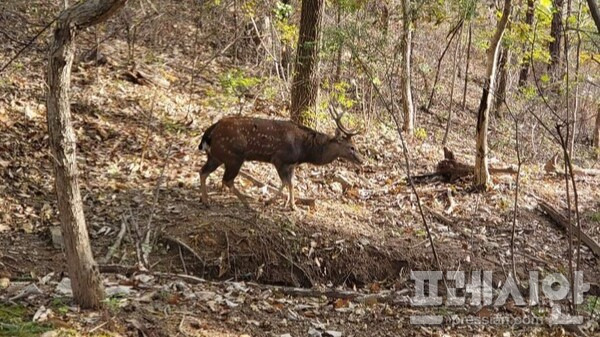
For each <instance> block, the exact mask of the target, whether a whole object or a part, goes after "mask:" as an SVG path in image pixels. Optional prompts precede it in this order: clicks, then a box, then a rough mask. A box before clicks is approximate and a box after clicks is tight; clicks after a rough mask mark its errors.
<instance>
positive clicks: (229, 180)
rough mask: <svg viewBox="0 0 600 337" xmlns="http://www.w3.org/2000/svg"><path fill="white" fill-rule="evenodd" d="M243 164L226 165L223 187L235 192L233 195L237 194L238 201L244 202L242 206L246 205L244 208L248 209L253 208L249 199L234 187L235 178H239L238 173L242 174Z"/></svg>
mask: <svg viewBox="0 0 600 337" xmlns="http://www.w3.org/2000/svg"><path fill="white" fill-rule="evenodd" d="M242 163H243V162H241V163H233V164H229V165H227V164H225V174H224V175H223V185H225V186H227V187H228V188H229V190H231V191H232V192H233V194H235V196H236V197H238V199H240V201H241V202H242V204H244V206H246V208H250V209H251V208H252V207H250V204H249V203H248V200H247V199H248V197H247V196H245V195H244V194H242V192H240V191H239V190H238V189H237V188H235V185H234V183H233V182H234V180H235V177H237V175H238V173H239V172H240V168H242Z"/></svg>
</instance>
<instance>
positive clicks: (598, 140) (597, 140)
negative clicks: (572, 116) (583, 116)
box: [594, 104, 600, 157]
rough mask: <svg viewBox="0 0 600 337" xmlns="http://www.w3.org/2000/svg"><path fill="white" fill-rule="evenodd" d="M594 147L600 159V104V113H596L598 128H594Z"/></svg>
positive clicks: (599, 108) (599, 110) (599, 105)
mask: <svg viewBox="0 0 600 337" xmlns="http://www.w3.org/2000/svg"><path fill="white" fill-rule="evenodd" d="M594 146H595V147H596V151H598V152H597V153H598V157H600V104H598V112H597V113H596V126H595V127H594Z"/></svg>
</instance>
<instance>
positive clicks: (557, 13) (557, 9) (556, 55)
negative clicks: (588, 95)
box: [548, 0, 564, 79]
mask: <svg viewBox="0 0 600 337" xmlns="http://www.w3.org/2000/svg"><path fill="white" fill-rule="evenodd" d="M563 3H564V0H553V1H552V11H553V12H552V23H551V25H550V36H551V37H552V39H553V40H552V41H551V42H550V44H549V45H548V52H549V53H550V64H549V65H548V70H550V73H551V74H552V76H554V79H558V78H559V77H560V76H559V74H558V72H559V69H560V42H561V41H560V40H561V36H562V9H563Z"/></svg>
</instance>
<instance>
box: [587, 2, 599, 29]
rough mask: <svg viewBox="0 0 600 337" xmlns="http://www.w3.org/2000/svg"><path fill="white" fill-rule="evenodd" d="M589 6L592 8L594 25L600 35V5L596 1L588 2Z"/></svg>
mask: <svg viewBox="0 0 600 337" xmlns="http://www.w3.org/2000/svg"><path fill="white" fill-rule="evenodd" d="M587 4H588V7H589V8H590V14H592V19H594V23H595V24H596V29H598V34H600V10H599V9H598V4H597V3H596V1H595V0H587Z"/></svg>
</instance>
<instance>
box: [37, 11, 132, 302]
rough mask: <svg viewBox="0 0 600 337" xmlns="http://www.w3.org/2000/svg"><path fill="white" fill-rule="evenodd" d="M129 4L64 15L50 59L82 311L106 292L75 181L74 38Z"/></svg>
mask: <svg viewBox="0 0 600 337" xmlns="http://www.w3.org/2000/svg"><path fill="white" fill-rule="evenodd" d="M126 1H127V0H88V1H84V2H80V3H78V4H76V5H73V6H71V7H69V8H68V9H67V10H65V11H63V12H62V13H61V14H60V16H59V17H58V19H57V22H56V28H55V30H54V34H53V35H52V36H53V37H54V40H53V41H52V44H51V46H50V54H49V58H48V78H47V85H48V92H47V97H46V100H47V101H46V104H47V109H48V112H47V120H48V133H49V135H50V148H51V150H52V158H53V164H54V173H55V176H56V180H55V189H56V195H57V199H58V209H59V212H60V222H61V228H62V232H63V235H64V239H65V253H66V257H67V269H68V272H69V277H70V278H71V287H72V289H73V297H74V299H75V301H76V302H77V303H78V304H79V305H80V306H81V307H82V308H98V307H100V306H101V301H102V299H103V298H104V290H103V287H102V282H101V278H100V273H99V271H98V266H97V265H96V263H95V261H94V257H93V255H92V250H91V248H90V242H89V237H88V232H87V228H86V225H85V217H84V215H83V204H82V201H81V194H80V192H79V184H78V181H77V179H78V177H79V172H78V170H77V160H76V146H75V144H76V140H75V131H74V130H73V126H72V125H71V111H70V102H69V89H70V85H71V83H70V82H71V66H72V64H73V55H74V51H75V44H74V38H75V36H76V34H77V33H78V30H81V29H85V28H87V27H90V26H92V25H95V24H97V23H99V22H102V21H104V20H106V19H107V18H108V17H109V16H111V15H112V14H113V13H114V12H115V11H117V10H118V9H119V8H121V7H122V6H123V5H124V4H125V2H126Z"/></svg>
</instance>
